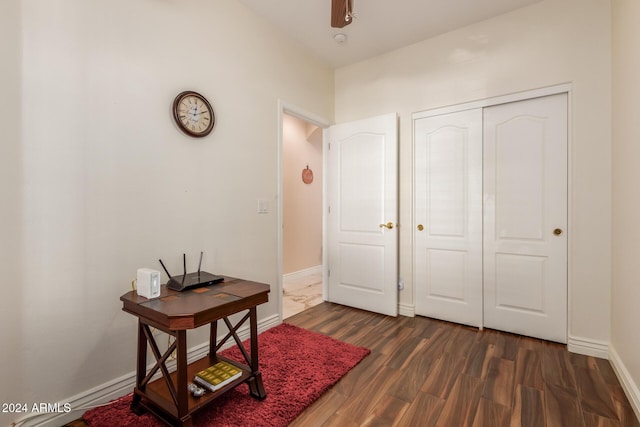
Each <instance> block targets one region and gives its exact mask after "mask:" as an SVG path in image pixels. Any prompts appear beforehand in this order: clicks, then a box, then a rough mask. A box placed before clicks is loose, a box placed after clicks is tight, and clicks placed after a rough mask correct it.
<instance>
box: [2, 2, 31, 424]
mask: <svg viewBox="0 0 640 427" xmlns="http://www.w3.org/2000/svg"><path fill="white" fill-rule="evenodd" d="M20 69H21V64H20V0H5V1H1V2H0V94H1V99H2V102H0V197H1V202H0V203H1V204H2V207H0V277H1V278H2V279H1V280H2V282H3V283H2V286H1V289H2V295H1V296H0V325H2V326H0V331H1V340H2V344H0V378H1V379H0V402H12V401H13V400H12V399H13V398H18V397H19V396H18V395H16V394H14V393H13V390H14V385H15V384H19V380H20V379H21V372H22V371H23V370H24V369H25V368H26V367H25V366H22V365H21V364H18V365H16V364H15V363H14V362H15V361H16V360H19V359H17V354H16V352H19V351H20V349H21V347H22V346H23V343H22V331H23V328H24V325H25V318H26V317H27V316H28V313H27V312H26V311H25V312H22V311H20V310H16V309H15V308H16V307H17V306H21V307H22V306H24V307H27V305H26V304H25V303H24V302H23V295H22V293H21V288H20V286H21V285H22V280H21V279H22V265H21V259H22V257H21V252H22V244H21V231H22V229H23V220H22V205H21V202H22V200H21V196H22V194H21V189H20V186H19V185H18V183H19V182H20V179H21V175H22V153H21V150H20V131H21V126H20V121H21V114H20V112H21V99H20V86H21V84H20V81H21V78H20ZM10 418H11V417H10V416H8V415H5V414H2V413H0V425H5V424H7V422H8V420H9V419H10Z"/></svg>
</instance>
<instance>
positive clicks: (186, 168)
mask: <svg viewBox="0 0 640 427" xmlns="http://www.w3.org/2000/svg"><path fill="white" fill-rule="evenodd" d="M20 5H21V10H20ZM20 14H21V18H20ZM0 16H1V18H0V27H1V28H2V36H3V37H2V39H3V45H2V53H3V54H2V55H0V57H1V58H2V59H1V61H2V64H1V65H2V66H3V78H2V79H1V82H0V85H1V89H2V93H3V98H4V96H5V90H6V93H7V96H8V99H9V100H11V101H12V104H11V106H10V108H9V110H10V111H9V115H8V116H6V115H4V114H2V118H0V120H1V121H0V125H1V126H2V128H1V129H0V132H1V134H2V138H3V143H2V150H3V156H2V160H1V161H2V163H3V164H2V166H5V163H6V164H7V165H8V167H7V168H4V167H3V168H2V172H1V173H2V179H0V182H1V184H0V185H1V186H2V190H3V206H8V207H7V208H5V207H3V209H2V211H3V212H2V215H3V216H2V222H0V227H1V229H0V234H1V235H2V242H1V243H0V245H1V246H0V248H1V254H2V255H3V257H5V256H6V258H4V259H3V262H2V263H1V264H0V265H2V274H3V279H4V280H5V281H6V283H7V284H8V283H10V284H11V286H13V288H12V289H11V290H9V291H8V292H9V293H7V288H10V287H11V286H9V285H5V286H4V287H3V297H2V298H0V301H2V303H1V304H2V312H1V316H2V325H3V326H4V328H3V329H5V330H7V332H6V333H3V335H2V339H3V344H2V346H0V347H2V350H0V351H1V352H2V356H3V358H2V364H1V367H0V371H1V378H2V382H1V383H2V385H0V388H1V389H2V397H3V401H4V402H56V401H60V400H64V399H66V398H68V397H69V396H73V395H75V394H77V393H81V392H83V391H85V390H88V389H90V388H92V387H94V386H98V385H100V384H102V383H104V382H106V381H110V380H112V379H114V378H118V377H120V376H122V375H125V374H127V373H130V372H132V371H133V370H134V369H135V364H134V358H135V345H136V339H135V336H136V327H135V319H134V318H133V316H130V315H127V314H125V313H123V312H122V311H121V303H120V301H119V297H120V295H122V294H123V293H125V292H127V291H128V290H130V289H131V280H132V279H133V278H134V277H135V272H136V269H137V268H138V267H153V268H159V267H160V266H159V264H158V261H157V260H158V258H162V259H163V260H165V261H166V264H167V266H168V268H169V269H170V270H172V271H179V270H180V268H181V254H182V253H183V252H186V253H187V255H188V260H189V261H190V262H191V268H195V265H196V263H197V257H198V255H199V252H200V251H204V253H205V256H204V261H203V269H205V270H207V271H212V272H215V273H221V274H226V275H230V276H236V277H243V278H247V279H252V280H257V281H262V282H266V283H269V284H271V285H272V287H273V286H275V285H276V283H277V260H276V257H277V250H276V248H277V215H276V206H277V201H276V193H277V191H278V189H277V144H278V142H277V129H278V126H279V123H278V119H277V114H278V107H277V105H278V104H277V102H278V101H277V100H278V99H279V98H281V99H284V100H287V101H288V102H291V103H292V104H295V105H299V106H301V107H302V108H304V109H305V110H307V111H313V112H314V113H316V114H318V115H321V116H324V117H333V72H332V70H331V69H330V68H328V67H326V66H324V65H322V64H321V63H319V62H317V61H316V60H315V59H312V58H311V57H310V56H307V54H306V53H304V52H302V51H300V50H299V48H298V47H297V45H296V44H294V43H293V42H292V41H289V40H287V39H286V38H285V37H284V36H282V35H281V34H280V33H279V32H277V31H275V30H274V29H273V28H272V27H270V26H268V25H267V24H266V23H265V22H264V21H263V20H262V19H260V18H258V17H257V16H255V15H254V14H253V13H252V12H250V11H248V9H246V8H245V7H244V6H243V5H241V4H240V3H239V2H237V1H235V0H220V1H207V0H165V1H161V2H159V1H153V0H137V1H134V2H131V1H127V0H115V1H108V2H87V1H85V0H23V1H21V2H20V1H18V0H11V1H9V2H7V1H6V0H5V1H3V2H2V7H0ZM21 34H22V41H21V42H20V35H21ZM8 40H9V41H11V42H10V43H9V42H7V41H8ZM20 43H22V47H21V48H20ZM20 50H22V58H20V55H19V54H20ZM5 53H6V54H5ZM5 69H7V70H8V71H7V73H6V74H5ZM20 88H21V93H20ZM187 89H192V90H196V91H198V92H201V93H202V94H204V95H205V96H207V97H208V99H209V101H210V102H211V103H212V104H213V106H214V110H215V113H216V117H217V122H216V127H215V129H214V131H213V133H212V134H211V135H210V136H208V137H206V138H203V139H194V138H190V137H187V136H185V135H183V134H181V133H180V132H179V131H178V130H177V128H176V126H175V125H174V124H173V121H172V120H173V119H172V116H171V103H172V101H173V99H174V97H175V96H176V95H177V94H178V93H179V92H181V91H183V90H187ZM2 104H3V105H2V107H0V109H2V110H3V111H4V109H5V108H6V105H7V103H6V102H5V99H3V103H2ZM20 123H21V125H20ZM5 144H6V146H5ZM5 149H6V150H7V156H6V157H5V155H4V154H5ZM5 194H7V195H6V196H5ZM258 199H266V200H267V201H269V202H270V206H271V211H270V213H269V214H267V215H258V214H257V212H256V209H257V200H258ZM6 202H9V204H8V205H7V204H6ZM6 261H9V262H6ZM272 290H275V289H273V288H272ZM11 293H13V294H14V295H11ZM8 296H10V298H8ZM277 298H279V295H278V293H277V292H272V293H271V295H270V302H269V303H268V304H267V305H265V306H261V307H260V309H259V316H260V318H266V317H268V316H272V315H276V314H277V312H278V299H277ZM205 336H206V334H205V333H201V334H198V335H195V336H193V338H194V339H193V340H192V341H190V342H189V346H190V347H191V346H195V345H196V344H199V343H200V342H201V341H203V340H204V339H205ZM190 338H191V336H190ZM7 340H8V341H7ZM7 342H8V344H9V345H6V343H7ZM40 368H42V369H40ZM6 379H9V380H10V381H7V380H6ZM12 418H14V417H11V416H7V415H5V414H3V415H1V416H0V424H3V425H4V424H6V423H7V422H8V421H9V420H10V419H12Z"/></svg>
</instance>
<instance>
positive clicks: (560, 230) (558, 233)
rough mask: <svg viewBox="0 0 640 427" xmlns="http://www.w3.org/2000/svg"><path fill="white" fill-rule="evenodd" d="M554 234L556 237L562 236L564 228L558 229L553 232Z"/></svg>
mask: <svg viewBox="0 0 640 427" xmlns="http://www.w3.org/2000/svg"><path fill="white" fill-rule="evenodd" d="M553 234H554V235H556V236H560V235H562V228H556V229H555V230H553Z"/></svg>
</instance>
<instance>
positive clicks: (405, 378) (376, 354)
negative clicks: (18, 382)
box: [69, 302, 640, 427]
mask: <svg viewBox="0 0 640 427" xmlns="http://www.w3.org/2000/svg"><path fill="white" fill-rule="evenodd" d="M286 323H291V324H293V325H297V326H300V327H303V328H306V329H309V330H313V331H316V332H320V333H323V334H325V335H329V336H332V337H334V338H336V339H339V340H342V341H346V342H350V343H352V344H355V345H359V346H363V347H367V348H369V349H371V354H370V355H369V356H367V357H366V358H365V359H364V360H363V361H362V362H361V363H360V364H359V365H358V366H356V367H355V368H354V369H352V370H351V371H350V372H349V373H348V374H347V375H346V376H345V377H344V378H342V379H341V380H340V382H338V383H337V384H336V385H335V386H333V387H332V388H331V389H329V391H328V392H326V393H325V394H324V395H323V396H322V397H320V399H318V400H317V401H316V402H315V403H314V404H313V405H312V406H310V407H309V408H308V409H307V410H305V411H304V412H303V413H302V414H301V415H300V416H299V417H298V418H297V419H296V420H295V421H294V422H293V423H292V424H291V426H292V427H307V426H339V427H349V426H365V425H366V426H385V427H387V426H411V427H414V426H416V427H417V426H420V427H422V426H447V427H449V426H455V427H458V426H472V427H476V426H487V427H500V426H509V427H516V426H527V427H529V426H531V427H534V426H547V427H554V426H558V427H571V426H584V427H592V426H593V427H596V426H597V427H609V426H621V427H622V426H624V427H627V426H630V427H640V423H639V422H638V420H637V418H636V417H635V414H634V412H633V409H632V408H631V406H630V405H629V402H628V400H627V398H626V396H625V394H624V392H623V390H622V388H621V387H620V384H619V382H618V379H617V378H616V376H615V374H614V372H613V370H612V368H611V365H610V364H609V362H608V361H607V360H603V359H597V358H594V357H587V356H582V355H577V354H572V353H569V352H568V351H567V350H566V348H565V346H563V345H560V344H556V343H550V342H546V341H542V340H538V339H533V338H527V337H521V336H517V335H512V334H508V333H504V332H497V331H492V330H484V331H478V330H477V329H474V328H470V327H466V326H461V325H456V324H452V323H448V322H443V321H439V320H433V319H429V318H425V317H414V318H410V317H402V316H401V317H397V318H393V317H388V316H383V315H379V314H374V313H370V312H366V311H361V310H357V309H353V308H349V307H344V306H341V305H337V304H331V303H327V302H325V303H322V304H320V305H318V306H315V307H313V308H311V309H309V310H307V311H304V312H302V313H300V314H297V315H295V316H293V317H290V318H289V319H287V320H286ZM79 423H81V422H77V424H69V426H73V427H82V425H83V424H79Z"/></svg>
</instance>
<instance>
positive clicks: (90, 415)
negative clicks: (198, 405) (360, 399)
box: [82, 323, 370, 427]
mask: <svg viewBox="0 0 640 427" xmlns="http://www.w3.org/2000/svg"><path fill="white" fill-rule="evenodd" d="M244 344H245V347H246V348H247V349H249V348H250V346H249V344H248V341H245V342H244ZM258 344H259V351H260V371H261V372H262V380H263V383H264V387H265V390H266V392H267V397H266V399H264V400H262V401H260V400H257V399H254V398H253V397H251V396H250V395H249V388H248V387H247V385H246V384H241V385H239V386H238V387H236V388H235V389H233V390H231V391H229V392H227V393H226V394H224V395H223V396H221V397H219V398H218V399H216V400H214V401H213V402H211V405H209V406H208V407H206V408H204V409H203V410H201V411H199V412H196V413H195V414H194V416H193V423H194V426H199V427H214V426H221V427H222V426H224V427H231V426H238V427H247V426H252V427H259V426H265V427H266V426H268V427H278V426H286V425H288V424H289V423H290V422H291V421H293V420H294V419H295V418H296V417H297V416H298V415H299V414H300V413H301V412H302V411H303V410H304V409H305V408H306V407H308V406H309V405H311V403H313V402H314V401H315V400H316V399H318V398H319V397H320V396H321V395H322V394H323V393H324V392H325V391H326V390H327V389H328V388H329V387H331V386H332V385H333V384H335V383H337V382H338V380H340V378H342V377H343V376H344V375H345V374H346V373H347V372H349V370H350V369H351V368H353V367H354V366H356V365H357V364H358V363H359V362H360V361H361V360H362V359H364V358H365V356H367V355H368V354H369V353H370V350H369V349H366V348H363V347H356V346H354V345H352V344H348V343H345V342H341V341H337V340H335V339H333V338H331V337H328V336H326V335H322V334H318V333H316V332H311V331H308V330H306V329H302V328H299V327H297V326H293V325H289V324H286V323H283V324H281V325H278V326H276V327H274V328H272V329H269V330H267V331H265V332H263V333H261V334H260V335H259V336H258ZM221 354H222V355H224V356H226V357H229V358H231V359H234V360H237V361H239V362H242V363H245V362H244V359H243V358H242V355H241V353H240V351H239V350H238V348H237V347H236V346H234V347H231V348H229V349H227V350H224V351H223V352H221ZM131 396H132V395H131V394H129V395H127V396H123V397H121V398H119V399H117V400H115V401H114V402H113V404H111V405H108V406H103V407H99V408H95V409H91V410H89V411H87V412H86V413H85V414H84V415H83V417H82V418H84V420H85V421H86V422H87V423H88V424H89V425H90V426H92V427H114V426H119V427H152V426H153V427H161V426H164V424H163V423H162V422H160V421H159V420H158V419H156V418H155V417H154V416H153V415H151V414H144V415H142V416H137V415H135V414H134V413H133V412H131V410H130V408H129V405H130V404H131Z"/></svg>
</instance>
